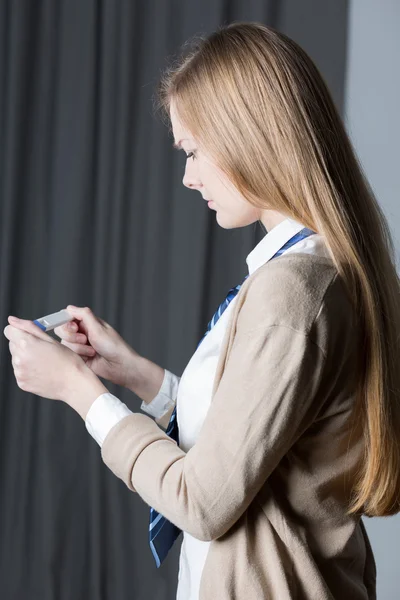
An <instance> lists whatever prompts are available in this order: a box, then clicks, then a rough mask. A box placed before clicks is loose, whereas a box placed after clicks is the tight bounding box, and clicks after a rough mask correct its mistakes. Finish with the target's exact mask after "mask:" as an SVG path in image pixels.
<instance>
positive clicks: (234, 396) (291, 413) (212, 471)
mask: <svg viewBox="0 0 400 600" xmlns="http://www.w3.org/2000/svg"><path fill="white" fill-rule="evenodd" d="M324 369H325V358H324V354H323V352H322V351H321V349H320V348H319V346H317V345H316V344H315V343H314V342H313V341H312V340H311V339H310V337H309V336H307V335H306V334H305V333H303V332H301V331H296V330H294V329H292V328H289V327H286V326H283V325H271V326H268V327H266V326H262V327H257V328H256V329H252V330H251V331H248V330H247V331H246V332H241V333H239V331H237V332H236V336H235V339H234V341H233V345H232V347H231V350H230V354H229V356H228V357H227V362H226V364H225V368H224V372H223V374H222V378H221V380H220V382H219V385H218V387H217V389H216V391H215V394H214V397H213V400H212V402H211V405H210V409H209V411H208V413H207V416H206V419H205V421H204V424H203V427H202V429H201V431H200V434H199V437H198V440H197V442H196V444H195V445H194V446H193V447H192V448H191V449H190V450H189V451H188V452H187V453H185V452H184V451H183V450H182V449H180V448H179V446H178V445H177V444H176V442H175V441H174V440H172V439H171V438H170V437H169V436H167V435H166V434H165V433H164V432H163V431H161V430H160V428H159V427H158V426H157V425H156V424H155V423H154V421H152V420H151V419H149V418H148V417H147V416H145V415H141V414H132V415H130V416H127V417H126V418H124V419H122V420H121V421H120V422H119V423H118V424H117V425H116V426H115V427H113V428H112V430H111V431H110V432H109V434H108V436H107V437H106V439H105V440H104V443H103V445H102V449H101V453H102V458H103V461H104V462H105V464H106V465H107V466H108V467H109V468H110V469H111V470H112V471H113V472H114V474H115V475H117V476H118V477H120V478H121V479H122V480H123V481H124V483H125V484H126V485H127V487H128V488H129V489H130V490H131V491H133V492H138V493H139V494H140V496H141V497H142V498H143V499H144V501H145V502H146V503H147V504H149V505H150V506H153V507H154V508H155V509H156V510H157V511H158V512H160V513H161V514H163V515H164V516H165V517H166V518H167V519H168V520H169V521H171V522H172V523H174V524H176V525H177V526H178V527H179V528H181V529H183V530H184V531H187V532H188V533H190V534H191V535H193V536H194V537H196V538H197V539H201V540H212V539H216V538H218V537H220V536H221V535H223V534H224V533H225V532H226V531H227V530H228V529H229V528H230V527H231V526H232V525H233V524H234V523H235V522H236V521H237V519H238V518H239V517H240V516H241V514H242V513H243V512H244V511H245V510H246V508H247V507H248V505H249V504H250V503H251V501H252V500H253V498H254V496H255V495H256V494H257V492H258V491H259V490H260V488H261V487H262V485H263V483H264V482H265V480H266V479H267V478H268V476H269V474H270V473H271V472H272V471H273V470H274V468H275V467H276V465H277V464H278V463H279V461H280V460H281V458H282V457H283V456H284V454H286V452H287V451H288V450H289V448H290V447H291V445H292V444H293V443H294V442H295V441H296V439H297V438H298V437H299V436H300V435H301V433H302V432H303V431H304V430H305V428H306V427H307V425H308V424H309V423H310V422H311V421H312V419H313V418H314V416H315V414H316V413H317V411H318V409H319V407H320V406H321V403H322V402H323V399H324V398H323V397H321V396H319V395H318V393H321V392H320V383H321V380H322V378H323V375H324V374H325V372H324ZM322 396H323V394H322Z"/></svg>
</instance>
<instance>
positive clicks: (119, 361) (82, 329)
mask: <svg viewBox="0 0 400 600" xmlns="http://www.w3.org/2000/svg"><path fill="white" fill-rule="evenodd" d="M66 310H67V311H68V312H69V313H70V314H71V315H72V316H73V317H74V320H73V321H69V322H68V323H65V324H64V325H61V326H59V327H56V328H55V329H54V333H55V334H56V335H57V336H58V337H59V338H61V344H63V345H64V346H67V347H68V348H70V349H71V350H73V352H76V353H77V354H79V355H80V356H81V358H82V360H83V361H84V362H85V363H86V366H87V367H89V369H91V370H92V371H93V373H95V374H96V375H97V376H98V377H103V378H104V379H107V380H108V381H111V382H112V383H115V384H117V385H120V386H123V387H128V385H129V380H130V379H131V378H132V376H133V374H134V371H135V369H134V367H135V362H136V361H139V360H140V358H141V356H140V355H139V354H138V353H137V352H135V350H134V349H133V348H132V347H131V346H129V344H127V342H125V340H124V339H123V338H122V337H121V336H120V335H119V333H118V332H117V331H116V330H115V329H114V328H113V327H111V325H109V324H108V323H106V321H104V320H103V319H100V318H99V317H96V316H95V315H94V314H93V312H92V311H91V310H90V308H88V307H85V308H80V307H78V306H72V305H68V306H67V308H66Z"/></svg>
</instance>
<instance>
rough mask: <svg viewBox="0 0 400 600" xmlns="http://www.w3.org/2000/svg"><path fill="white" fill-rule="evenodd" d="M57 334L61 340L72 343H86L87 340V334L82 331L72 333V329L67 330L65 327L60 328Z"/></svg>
mask: <svg viewBox="0 0 400 600" xmlns="http://www.w3.org/2000/svg"><path fill="white" fill-rule="evenodd" d="M57 335H58V337H59V338H61V339H62V340H65V341H66V342H71V343H74V344H86V343H87V341H88V339H87V336H86V335H85V334H84V333H81V332H78V331H77V332H75V333H74V332H72V331H68V330H67V328H66V327H64V328H61V331H60V333H59V334H57Z"/></svg>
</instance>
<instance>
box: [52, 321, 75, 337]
mask: <svg viewBox="0 0 400 600" xmlns="http://www.w3.org/2000/svg"><path fill="white" fill-rule="evenodd" d="M77 330H78V324H77V323H76V322H75V321H70V322H69V323H64V325H59V326H58V327H55V328H54V329H53V331H54V333H55V334H56V336H57V337H59V338H63V337H64V336H65V334H66V333H68V332H70V331H77Z"/></svg>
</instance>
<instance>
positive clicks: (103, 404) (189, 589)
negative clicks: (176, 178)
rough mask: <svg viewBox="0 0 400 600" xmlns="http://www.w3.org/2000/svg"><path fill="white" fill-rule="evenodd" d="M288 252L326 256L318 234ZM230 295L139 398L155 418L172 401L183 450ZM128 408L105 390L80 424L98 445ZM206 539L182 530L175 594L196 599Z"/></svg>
mask: <svg viewBox="0 0 400 600" xmlns="http://www.w3.org/2000/svg"><path fill="white" fill-rule="evenodd" d="M303 227H304V225H302V224H301V223H299V222H297V221H295V220H293V219H289V218H287V219H285V220H284V221H282V222H281V223H279V224H278V225H276V226H275V227H274V228H273V229H271V230H270V231H269V232H268V233H267V234H266V235H265V236H264V237H263V238H262V240H261V241H260V242H259V243H258V244H257V245H256V246H255V248H253V250H252V251H251V252H250V254H248V256H247V258H246V263H247V266H248V270H249V275H251V274H252V273H254V271H256V270H257V269H258V268H259V267H261V266H262V265H264V264H265V263H266V262H267V261H269V260H270V259H271V258H272V257H273V256H274V255H275V253H276V252H277V251H278V250H279V249H280V248H281V247H282V246H283V245H284V244H285V243H286V242H287V241H288V240H289V239H290V238H291V237H293V236H294V235H295V234H296V233H298V232H299V231H300V230H301V229H303ZM289 252H303V253H310V254H319V255H323V256H326V257H327V258H330V255H329V253H328V250H327V248H326V246H325V244H324V242H323V238H322V237H321V236H320V235H318V234H314V235H311V236H309V237H307V238H305V239H303V240H300V241H299V242H297V243H296V244H294V245H293V246H291V247H290V248H289V249H288V250H285V251H284V252H283V253H282V254H286V253H289ZM235 299H236V297H235V298H234V299H233V300H232V301H231V302H230V304H229V305H228V307H227V308H226V309H225V311H224V312H223V314H222V315H221V317H220V318H219V320H218V321H217V323H216V324H215V325H214V327H213V328H212V329H211V330H210V332H209V333H208V334H207V336H206V337H205V338H204V340H203V341H202V343H201V344H200V346H199V347H198V348H197V349H196V351H195V353H194V354H193V356H192V358H191V359H190V361H189V362H188V364H187V366H186V368H185V370H184V372H183V374H182V377H178V376H177V375H174V374H173V373H171V372H170V371H168V370H167V369H165V374H164V380H163V382H162V385H161V388H160V390H159V393H158V394H157V396H156V397H155V398H154V399H153V400H152V401H151V402H150V403H148V404H146V403H145V402H142V404H141V409H142V410H143V411H144V412H146V413H148V414H149V415H151V416H153V417H156V418H160V417H162V416H163V415H164V414H165V413H166V412H167V411H168V410H169V408H170V407H171V406H172V405H173V404H175V402H176V403H177V420H178V428H179V447H180V448H182V450H184V451H185V452H188V451H189V450H190V448H192V446H194V444H195V443H196V440H197V436H198V434H199V431H200V429H201V427H202V424H203V421H204V419H205V417H206V414H207V411H208V408H209V406H210V403H211V395H212V388H213V383H214V376H215V371H216V367H217V363H218V357H219V353H220V348H221V344H222V341H223V337H224V333H225V330H226V325H227V322H228V319H229V314H230V311H231V310H232V305H233V304H234V302H235ZM216 308H217V307H216ZM130 414H132V411H131V410H130V409H129V408H128V407H127V406H126V405H125V404H124V403H123V402H121V401H120V400H119V399H118V398H116V397H115V396H114V395H113V394H110V393H105V394H102V395H101V396H99V397H98V398H97V399H96V400H95V402H94V403H93V404H92V406H91V407H90V409H89V411H88V413H87V416H86V421H85V423H86V428H87V430H88V431H89V433H90V434H91V435H92V436H93V437H94V439H95V440H96V441H97V442H98V443H99V445H100V446H101V445H102V443H103V441H104V439H105V437H106V436H107V434H108V433H109V431H110V430H111V429H112V427H114V425H116V424H117V423H118V422H119V421H120V420H121V419H123V418H124V417H126V416H127V415H130ZM143 543H145V542H143ZM209 545H210V542H205V541H202V540H198V539H196V538H194V537H193V536H191V535H190V534H188V533H187V532H183V541H182V546H181V553H180V559H179V574H178V589H177V596H176V598H177V600H198V596H199V586H200V578H201V574H202V570H203V567H204V563H205V560H206V557H207V552H208V548H209Z"/></svg>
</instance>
